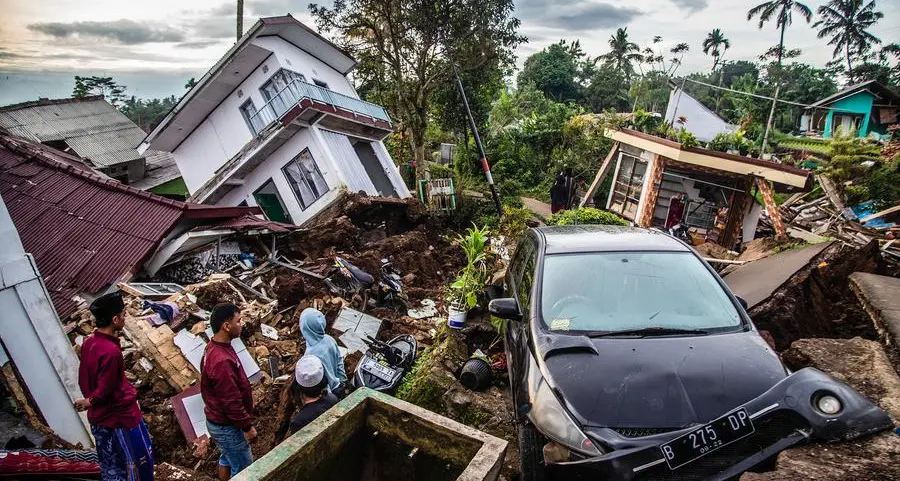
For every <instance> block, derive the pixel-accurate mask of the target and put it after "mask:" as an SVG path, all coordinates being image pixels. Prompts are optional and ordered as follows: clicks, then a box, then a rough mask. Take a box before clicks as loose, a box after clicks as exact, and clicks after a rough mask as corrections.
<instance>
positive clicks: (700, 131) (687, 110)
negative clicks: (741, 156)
mask: <svg viewBox="0 0 900 481" xmlns="http://www.w3.org/2000/svg"><path fill="white" fill-rule="evenodd" d="M679 117H685V118H687V123H686V124H685V128H686V129H687V130H688V132H690V133H692V134H694V135H695V136H696V137H697V139H698V140H700V141H702V142H709V141H710V140H712V139H713V137H715V136H716V134H719V133H723V132H734V130H735V126H734V125H731V124H729V123H728V122H725V121H724V120H722V119H721V118H720V117H719V116H718V115H716V114H715V113H714V112H712V111H711V110H709V109H707V108H706V107H705V106H703V104H701V103H700V102H698V101H697V100H696V99H695V98H693V97H691V96H690V95H688V94H687V93H686V92H682V91H681V89H673V90H672V92H671V93H670V94H669V105H668V107H666V120H667V121H669V122H670V123H672V124H675V122H676V121H677V120H678V118H679Z"/></svg>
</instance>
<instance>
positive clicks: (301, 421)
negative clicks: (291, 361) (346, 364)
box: [291, 355, 338, 434]
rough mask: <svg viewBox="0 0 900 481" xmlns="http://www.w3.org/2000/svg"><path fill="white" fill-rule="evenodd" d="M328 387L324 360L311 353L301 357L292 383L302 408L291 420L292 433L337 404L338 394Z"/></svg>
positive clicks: (295, 368)
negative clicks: (330, 390) (331, 391)
mask: <svg viewBox="0 0 900 481" xmlns="http://www.w3.org/2000/svg"><path fill="white" fill-rule="evenodd" d="M327 388H328V378H327V377H326V376H325V367H324V366H323V365H322V360H321V359H319V358H318V357H316V356H310V355H306V356H303V357H301V358H300V360H299V361H297V365H296V366H295V367H294V382H293V383H292V384H291V389H292V391H293V393H294V395H295V396H296V399H297V402H298V403H299V404H300V410H299V411H298V412H297V414H296V415H295V416H294V419H293V420H292V421H291V434H294V433H296V432H297V431H299V430H301V429H303V428H304V427H305V426H306V425H307V424H309V423H311V422H313V421H314V420H315V419H316V418H318V417H319V416H321V415H322V413H324V412H325V411H327V410H329V409H330V408H331V406H334V405H335V404H337V402H338V398H337V396H335V395H334V394H332V393H330V392H329V391H328V389H327Z"/></svg>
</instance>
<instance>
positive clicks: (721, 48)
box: [703, 28, 731, 70]
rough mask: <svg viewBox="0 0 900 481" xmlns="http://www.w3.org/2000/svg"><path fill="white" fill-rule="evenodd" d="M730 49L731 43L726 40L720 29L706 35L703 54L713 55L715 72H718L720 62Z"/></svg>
mask: <svg viewBox="0 0 900 481" xmlns="http://www.w3.org/2000/svg"><path fill="white" fill-rule="evenodd" d="M729 48H731V42H730V41H729V40H728V39H727V38H725V34H723V33H722V31H721V30H719V29H718V28H717V29H715V30H713V31H712V32H709V34H707V35H706V39H705V40H703V53H704V54H706V55H712V58H713V66H712V69H713V70H716V67H717V66H718V65H719V61H720V60H722V57H723V56H724V55H725V52H726V51H728V49H729Z"/></svg>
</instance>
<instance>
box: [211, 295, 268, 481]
mask: <svg viewBox="0 0 900 481" xmlns="http://www.w3.org/2000/svg"><path fill="white" fill-rule="evenodd" d="M209 324H210V327H211V328H212V331H213V337H212V339H210V342H209V344H207V345H206V352H204V353H203V360H202V361H201V363H200V394H201V395H202V396H203V403H204V404H205V405H206V407H205V408H204V412H205V414H206V428H207V430H208V431H209V435H210V437H212V439H213V440H214V441H215V442H216V444H217V445H218V446H219V451H221V453H222V455H221V456H220V457H219V469H218V475H219V479H220V480H222V481H225V480H228V479H230V478H231V477H232V476H234V475H236V474H237V473H239V472H241V471H243V470H244V468H246V467H247V466H250V464H251V463H253V452H252V451H251V450H250V441H253V440H254V439H255V438H256V428H254V427H253V416H252V414H251V413H252V412H253V390H252V389H251V388H250V381H248V380H247V376H246V375H245V374H244V370H243V369H242V368H241V361H240V359H238V355H237V353H236V352H235V351H234V348H233V347H232V346H231V341H232V340H234V339H236V338H238V337H240V336H241V312H240V310H239V309H238V308H237V306H235V305H234V304H219V305H217V306H216V307H214V308H213V310H212V313H211V314H210V316H209Z"/></svg>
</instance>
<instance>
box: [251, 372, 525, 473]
mask: <svg viewBox="0 0 900 481" xmlns="http://www.w3.org/2000/svg"><path fill="white" fill-rule="evenodd" d="M507 446H508V443H507V442H506V441H504V440H502V439H499V438H496V437H493V436H491V435H489V434H485V433H483V432H481V431H478V430H476V429H473V428H470V427H468V426H465V425H463V424H460V423H458V422H456V421H453V420H451V419H448V418H445V417H443V416H440V415H438V414H435V413H433V412H431V411H428V410H426V409H423V408H420V407H418V406H415V405H413V404H410V403H407V402H404V401H401V400H399V399H396V398H393V397H391V396H388V395H386V394H383V393H379V392H375V391H372V390H369V389H366V388H362V389H358V390H356V391H354V392H353V393H352V394H351V395H350V396H348V397H347V398H346V399H344V400H343V401H341V402H340V403H338V404H337V405H335V406H334V407H332V408H331V409H330V410H329V411H327V412H325V413H324V414H323V415H321V416H320V417H319V418H318V419H316V420H315V421H313V422H312V423H311V424H309V425H308V426H306V427H305V428H303V429H302V430H300V431H299V432H297V433H295V434H294V435H293V436H291V437H290V438H288V439H287V440H286V441H284V442H283V443H281V444H280V445H278V446H277V447H276V448H275V449H273V450H272V451H270V452H269V453H268V454H266V455H265V456H264V457H262V458H260V459H259V460H257V461H256V462H255V463H253V464H252V465H251V466H250V467H249V468H247V469H246V470H244V471H242V472H241V473H240V474H238V475H237V476H236V477H235V478H233V479H234V480H235V481H249V480H260V481H269V480H282V479H429V480H454V479H455V480H460V481H480V480H488V481H493V480H496V479H498V477H499V475H500V468H501V467H502V464H503V459H504V457H505V454H506V449H507ZM385 452H387V453H389V454H392V455H391V456H390V457H388V456H384V453H385ZM379 453H381V454H382V455H379Z"/></svg>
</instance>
